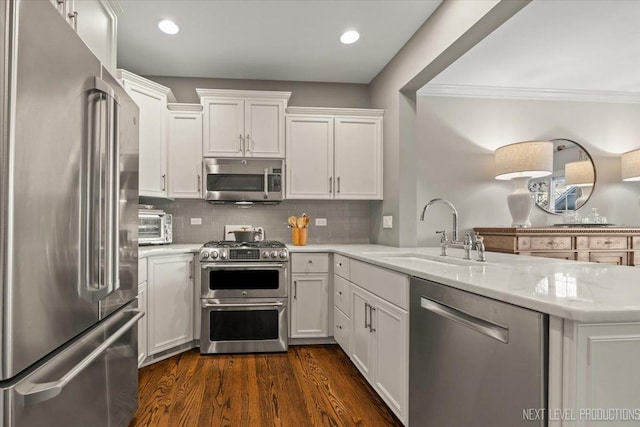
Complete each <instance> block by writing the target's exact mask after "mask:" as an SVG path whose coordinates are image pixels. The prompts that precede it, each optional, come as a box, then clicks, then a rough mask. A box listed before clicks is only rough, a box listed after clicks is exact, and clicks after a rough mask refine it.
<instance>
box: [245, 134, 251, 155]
mask: <svg viewBox="0 0 640 427" xmlns="http://www.w3.org/2000/svg"><path fill="white" fill-rule="evenodd" d="M245 143H246V144H247V151H251V148H250V147H251V138H250V137H249V134H247V136H246V138H245Z"/></svg>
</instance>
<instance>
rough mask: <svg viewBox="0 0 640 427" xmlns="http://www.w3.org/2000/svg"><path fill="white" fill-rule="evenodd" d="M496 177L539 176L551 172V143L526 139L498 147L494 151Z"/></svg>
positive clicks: (505, 178)
mask: <svg viewBox="0 0 640 427" xmlns="http://www.w3.org/2000/svg"><path fill="white" fill-rule="evenodd" d="M495 162H496V179H501V180H508V179H513V178H539V177H542V176H547V175H551V172H553V143H552V142H551V141H526V142H517V143H515V144H510V145H505V146H504V147H500V148H498V149H497V150H496V152H495Z"/></svg>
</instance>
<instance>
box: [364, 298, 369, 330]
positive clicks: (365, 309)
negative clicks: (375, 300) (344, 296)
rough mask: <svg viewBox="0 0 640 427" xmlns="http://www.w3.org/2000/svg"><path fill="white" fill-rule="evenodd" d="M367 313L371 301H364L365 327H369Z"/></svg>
mask: <svg viewBox="0 0 640 427" xmlns="http://www.w3.org/2000/svg"><path fill="white" fill-rule="evenodd" d="M367 313H369V303H366V302H365V303H364V328H365V329H367V328H368V327H369V324H367Z"/></svg>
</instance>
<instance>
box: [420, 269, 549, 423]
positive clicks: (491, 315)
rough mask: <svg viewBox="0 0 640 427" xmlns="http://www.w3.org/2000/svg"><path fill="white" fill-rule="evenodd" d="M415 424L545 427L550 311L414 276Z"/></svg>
mask: <svg viewBox="0 0 640 427" xmlns="http://www.w3.org/2000/svg"><path fill="white" fill-rule="evenodd" d="M410 295H411V305H410V311H409V313H410V314H409V317H410V341H409V372H410V375H409V423H410V425H411V426H416V427H417V426H420V427H441V426H447V427H469V426H492V427H502V426H504V427H515V426H525V425H526V426H544V425H546V421H545V420H543V419H539V420H535V421H532V420H530V419H526V417H525V416H524V415H523V410H526V409H544V408H547V372H548V369H547V348H548V323H549V320H548V316H547V315H545V314H542V313H538V312H535V311H532V310H527V309H525V308H521V307H517V306H514V305H511V304H506V303H503V302H499V301H495V300H492V299H489V298H486V297H482V296H479V295H476V294H472V293H469V292H464V291H460V290H458V289H454V288H451V287H448V286H443V285H440V284H437V283H434V282H429V281H426V280H422V279H418V278H412V279H411V292H410Z"/></svg>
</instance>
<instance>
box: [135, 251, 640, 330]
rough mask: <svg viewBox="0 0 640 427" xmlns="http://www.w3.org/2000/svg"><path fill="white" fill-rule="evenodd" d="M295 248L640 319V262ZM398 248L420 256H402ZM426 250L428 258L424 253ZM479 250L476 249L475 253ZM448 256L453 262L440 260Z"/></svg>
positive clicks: (516, 298)
mask: <svg viewBox="0 0 640 427" xmlns="http://www.w3.org/2000/svg"><path fill="white" fill-rule="evenodd" d="M201 246H202V244H201V243H193V244H172V245H166V246H142V247H140V248H139V256H140V257H141V258H143V257H147V256H150V255H171V254H179V253H195V252H198V250H199V249H200V247H201ZM287 247H288V249H289V251H290V252H291V253H293V254H295V253H314V252H328V253H336V254H340V255H344V256H347V257H349V258H353V259H356V260H359V261H363V262H366V263H369V264H373V265H377V266H379V267H383V268H388V269H390V270H394V271H397V272H400V273H404V274H407V275H409V276H416V277H419V278H422V279H427V280H432V281H434V282H438V283H442V284H444V285H448V286H451V287H453V288H457V289H461V290H464V291H468V292H473V293H475V294H478V295H483V296H486V297H489V298H493V299H496V300H499V301H504V302H507V303H511V304H514V305H518V306H521V307H525V308H529V309H531V310H536V311H539V312H542V313H548V314H550V315H552V316H557V317H561V318H564V319H569V320H575V321H580V322H625V321H640V267H619V266H612V265H606V264H596V263H587V262H577V261H565V260H560V259H553V258H540V257H531V256H523V255H511V254H502V253H497V252H487V262H486V263H479V262H477V261H464V260H462V256H463V250H462V249H449V256H448V257H447V258H442V257H440V248H439V247H437V248H397V247H392V246H382V245H371V244H369V245H331V244H327V245H308V246H293V245H287ZM398 254H405V255H407V254H408V255H417V257H404V258H403V257H398V256H397V255H398ZM420 256H423V257H425V258H428V259H420V258H419V257H420ZM473 257H475V253H472V258H473ZM446 260H449V261H450V262H451V263H445V262H442V261H446Z"/></svg>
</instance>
